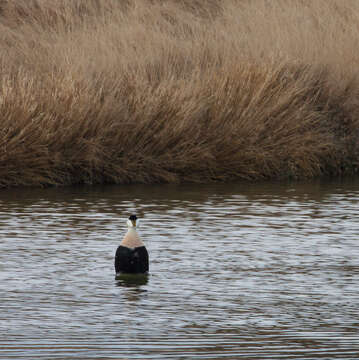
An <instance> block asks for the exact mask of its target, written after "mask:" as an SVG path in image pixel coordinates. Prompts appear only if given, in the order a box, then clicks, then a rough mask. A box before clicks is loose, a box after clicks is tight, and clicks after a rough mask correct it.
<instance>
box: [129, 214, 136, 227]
mask: <svg viewBox="0 0 359 360" xmlns="http://www.w3.org/2000/svg"><path fill="white" fill-rule="evenodd" d="M137 225H138V219H137V216H136V215H131V216H130V217H129V218H128V220H127V226H128V227H129V228H135V227H136V226H137Z"/></svg>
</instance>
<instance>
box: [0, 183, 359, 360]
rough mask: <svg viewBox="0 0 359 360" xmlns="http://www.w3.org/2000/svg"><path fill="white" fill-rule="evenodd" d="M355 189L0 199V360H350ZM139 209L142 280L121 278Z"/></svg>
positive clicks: (107, 190)
mask: <svg viewBox="0 0 359 360" xmlns="http://www.w3.org/2000/svg"><path fill="white" fill-rule="evenodd" d="M358 204H359V181H354V180H351V181H345V182H331V183H310V184H256V185H253V184H225V185H198V186H196V185H195V186H194V185H181V186H180V185H178V186H125V187H120V186H107V187H93V188H87V187H79V188H60V189H36V190H35V189H26V190H11V191H8V190H6V191H5V190H1V192H0V295H1V298H0V359H103V360H104V359H320V358H323V359H357V358H358V354H359V310H358V309H359V220H358ZM133 212H136V213H137V214H138V215H139V216H140V217H141V218H143V219H142V223H141V227H140V234H141V236H142V238H143V241H144V242H145V243H146V246H147V248H148V251H149V253H150V275H149V276H148V277H138V278H137V277H135V278H134V277H130V278H123V279H120V280H116V279H115V276H114V269H113V259H114V252H115V250H116V247H117V246H118V244H119V242H120V241H121V238H122V236H123V235H124V233H125V231H126V218H127V216H128V215H129V214H130V213H133Z"/></svg>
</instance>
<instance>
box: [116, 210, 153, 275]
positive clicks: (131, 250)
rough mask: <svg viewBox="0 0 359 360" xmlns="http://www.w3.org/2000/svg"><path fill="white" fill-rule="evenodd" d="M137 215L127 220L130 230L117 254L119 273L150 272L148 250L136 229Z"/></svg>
mask: <svg viewBox="0 0 359 360" xmlns="http://www.w3.org/2000/svg"><path fill="white" fill-rule="evenodd" d="M137 222H138V221H137V216H136V215H131V216H130V217H129V218H128V220H127V226H128V231H127V234H126V235H125V237H124V238H123V240H122V241H121V243H120V245H119V247H118V248H117V251H116V255H115V271H116V275H119V274H123V273H126V274H145V273H147V272H148V269H149V266H148V252H147V249H146V247H145V245H144V243H143V242H142V241H141V239H140V236H139V235H138V232H137V230H136V225H137Z"/></svg>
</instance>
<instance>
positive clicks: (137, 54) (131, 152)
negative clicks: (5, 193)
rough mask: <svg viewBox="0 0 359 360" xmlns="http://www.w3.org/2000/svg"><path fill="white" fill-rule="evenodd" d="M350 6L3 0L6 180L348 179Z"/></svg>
mask: <svg viewBox="0 0 359 360" xmlns="http://www.w3.org/2000/svg"><path fill="white" fill-rule="evenodd" d="M358 20H359V4H358V2H357V1H356V0H347V1H346V2H342V1H341V0H317V1H315V2H313V1H309V0H293V1H287V0H277V1H275V2H274V1H269V0H237V1H236V0H228V1H224V0H222V1H220V0H206V1H204V0H201V1H200V0H196V1H190V0H161V1H154V0H152V1H150V0H133V1H131V0H128V1H119V0H107V1H101V0H0V121H1V125H0V186H1V187H8V186H17V185H50V184H53V185H60V184H61V185H63V184H75V183H91V184H92V183H104V182H110V183H131V182H140V183H150V182H176V181H196V182H201V181H213V180H214V181H217V180H221V181H225V180H234V179H248V180H258V179H264V178H272V179H274V178H275V179H281V178H308V177H317V176H327V175H331V176H337V175H342V174H346V173H355V172H357V168H358V155H359V146H358V139H359V121H358V114H359V101H358V89H359V86H358V84H359V83H358V78H357V66H356V65H357V57H358V54H359V52H358V49H359V47H358V46H357V45H358V41H359V40H358V39H359V28H358V25H357V24H358V23H359V21H358Z"/></svg>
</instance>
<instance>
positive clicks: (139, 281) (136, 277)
mask: <svg viewBox="0 0 359 360" xmlns="http://www.w3.org/2000/svg"><path fill="white" fill-rule="evenodd" d="M148 277H149V275H148V274H117V275H116V277H115V280H116V285H117V286H122V287H139V286H141V285H147V283H148Z"/></svg>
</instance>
